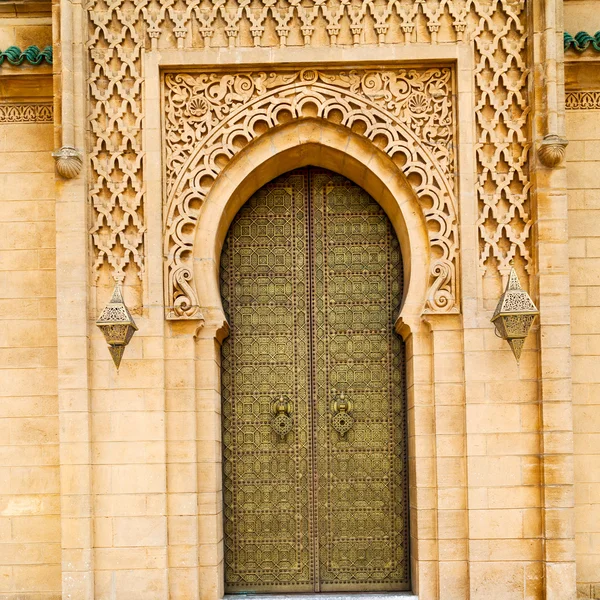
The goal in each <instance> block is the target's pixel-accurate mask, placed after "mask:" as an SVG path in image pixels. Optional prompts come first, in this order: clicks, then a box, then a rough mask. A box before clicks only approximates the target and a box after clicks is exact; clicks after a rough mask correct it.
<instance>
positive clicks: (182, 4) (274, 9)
mask: <svg viewBox="0 0 600 600" xmlns="http://www.w3.org/2000/svg"><path fill="white" fill-rule="evenodd" d="M87 8H88V21H89V23H88V24H89V31H90V34H89V35H90V37H89V41H88V47H89V61H90V63H89V69H88V70H89V74H90V75H89V97H90V102H91V106H90V130H91V140H90V148H91V153H90V155H91V156H90V181H91V185H90V199H91V204H92V206H93V217H94V224H93V227H92V237H93V248H94V253H95V255H94V269H95V271H96V272H97V273H99V271H100V270H101V269H103V268H107V269H108V270H109V271H110V272H111V274H112V275H113V276H114V277H115V278H117V279H118V280H121V279H123V278H124V276H125V271H126V270H131V271H132V272H133V273H136V274H137V275H138V276H139V277H140V279H142V278H143V272H144V247H143V243H144V232H145V223H144V183H143V168H144V149H143V147H142V121H143V108H142V107H143V89H144V75H143V73H144V66H143V60H144V52H145V51H146V50H152V49H154V48H170V47H177V48H181V49H188V48H189V49H192V48H195V49H202V48H220V47H225V48H226V47H230V48H238V47H274V48H281V47H292V46H293V47H296V48H301V47H304V46H306V47H310V48H312V49H314V48H318V47H329V46H365V45H369V44H374V45H397V44H412V43H419V44H469V45H470V46H472V47H473V48H474V53H475V60H474V66H475V68H474V89H475V93H476V106H475V107H474V114H475V115H476V127H477V139H476V152H477V173H478V178H477V182H476V191H477V197H478V203H479V222H478V225H479V240H480V265H481V266H482V268H483V269H497V270H499V271H500V272H502V273H503V274H508V271H509V270H510V261H511V260H512V259H513V258H514V257H515V255H516V254H520V255H521V257H522V258H523V260H524V262H525V265H526V267H527V268H528V269H529V266H530V256H529V244H530V242H529V231H530V227H531V218H530V215H529V210H530V209H529V186H530V184H529V172H528V159H529V150H530V142H529V137H528V135H529V134H528V118H529V108H528V107H529V102H528V99H527V77H528V66H527V48H526V41H527V31H526V21H527V18H526V10H525V0H363V1H361V2H354V1H350V0H278V1H276V0H163V1H161V2H156V1H153V0H114V1H112V2H109V3H107V2H105V0H90V1H89V3H88V5H87ZM197 110H202V108H201V107H198V109H197ZM176 281H177V282H178V283H177V285H178V286H179V287H181V288H182V289H183V288H186V286H187V285H188V284H189V280H188V278H187V274H186V273H185V272H183V271H180V272H178V275H177V277H175V279H174V281H173V285H175V282H176ZM169 285H170V284H169Z"/></svg>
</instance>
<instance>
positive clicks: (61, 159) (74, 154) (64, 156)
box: [52, 146, 83, 179]
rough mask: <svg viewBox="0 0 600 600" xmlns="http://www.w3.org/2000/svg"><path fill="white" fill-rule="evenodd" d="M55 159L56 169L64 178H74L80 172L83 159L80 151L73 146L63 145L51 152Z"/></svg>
mask: <svg viewBox="0 0 600 600" xmlns="http://www.w3.org/2000/svg"><path fill="white" fill-rule="evenodd" d="M52 156H53V158H54V160H55V161H56V170H57V172H58V174H59V175H60V176H61V177H64V178H65V179H74V178H75V177H77V175H79V173H80V172H81V167H82V166H83V160H82V158H81V152H79V150H77V148H74V147H73V146H63V147H62V148H60V149H59V150H57V151H56V152H53V153H52Z"/></svg>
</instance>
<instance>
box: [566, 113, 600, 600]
mask: <svg viewBox="0 0 600 600" xmlns="http://www.w3.org/2000/svg"><path fill="white" fill-rule="evenodd" d="M567 134H568V137H569V140H570V146H569V154H568V156H569V163H568V171H567V172H568V181H569V235H570V257H571V260H570V263H571V306H572V316H573V319H572V337H571V349H572V354H573V415H574V439H575V454H576V456H575V481H576V483H575V494H576V498H575V501H576V546H577V581H578V583H579V586H578V587H579V593H580V595H581V596H582V597H584V598H598V597H600V369H599V368H598V366H599V365H600V181H599V180H598V177H597V174H598V169H599V168H600V111H585V110H581V111H576V110H573V111H568V113H567Z"/></svg>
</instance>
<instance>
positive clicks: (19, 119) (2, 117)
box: [0, 102, 54, 123]
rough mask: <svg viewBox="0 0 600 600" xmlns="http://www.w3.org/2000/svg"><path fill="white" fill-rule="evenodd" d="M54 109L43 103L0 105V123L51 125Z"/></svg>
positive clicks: (50, 105)
mask: <svg viewBox="0 0 600 600" xmlns="http://www.w3.org/2000/svg"><path fill="white" fill-rule="evenodd" d="M53 121H54V107H53V106H52V104H48V103H44V102H36V103H32V102H18V103H17V102H15V103H13V102H10V103H8V102H7V103H2V104H0V123H52V122H53Z"/></svg>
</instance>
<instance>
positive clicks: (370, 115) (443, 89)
mask: <svg viewBox="0 0 600 600" xmlns="http://www.w3.org/2000/svg"><path fill="white" fill-rule="evenodd" d="M451 80H452V79H451V71H450V69H447V68H439V69H422V70H418V69H409V70H407V69H381V70H357V69H354V70H339V69H338V70H335V71H333V70H323V71H316V70H312V69H305V70H299V71H294V70H288V71H282V72H277V73H265V72H246V73H243V72H242V73H236V74H233V75H232V74H224V73H222V72H215V73H201V74H167V75H166V77H165V108H166V111H165V113H166V114H165V142H166V176H165V182H166V190H165V192H166V206H165V211H164V215H165V237H164V252H165V256H166V257H167V258H166V263H165V305H166V311H167V318H169V319H197V318H199V314H200V307H204V304H203V303H202V302H201V301H200V299H199V295H198V290H197V288H196V284H195V281H197V279H196V278H195V277H194V267H193V261H194V259H195V258H197V257H198V255H197V252H196V249H195V248H194V244H195V241H196V240H197V239H198V235H197V234H196V229H197V224H198V222H199V217H200V215H201V214H203V213H205V212H206V210H209V209H206V210H205V209H204V205H205V204H207V203H208V201H209V198H212V197H214V194H213V189H214V188H215V186H216V185H217V183H218V182H219V180H220V179H221V178H222V177H224V176H225V172H224V171H223V169H224V167H225V166H226V165H227V164H228V163H229V162H230V161H232V159H237V158H238V157H239V158H240V159H241V156H242V154H243V155H244V156H245V158H246V160H247V161H248V163H249V164H248V170H249V171H254V168H253V167H254V166H255V165H253V164H252V161H253V159H252V155H251V154H248V153H240V151H241V150H242V148H244V147H245V146H247V145H248V144H249V143H250V142H252V147H253V148H254V149H255V150H256V148H258V147H260V146H261V145H262V146H263V147H267V148H268V151H270V153H271V154H276V153H277V148H276V147H275V146H274V145H273V144H274V142H273V139H274V138H273V132H274V131H276V130H277V129H278V128H282V127H284V125H285V124H286V123H288V122H289V121H292V122H295V123H299V122H302V121H303V120H305V119H310V120H311V122H312V123H313V126H315V127H317V125H316V123H317V122H319V121H321V122H322V123H332V124H336V125H337V127H336V131H338V132H339V131H343V132H345V133H344V135H345V137H346V140H347V143H348V144H349V141H348V140H350V139H354V136H357V135H358V136H359V137H360V138H362V139H363V140H365V141H367V142H368V144H367V148H370V151H368V150H367V151H366V154H367V155H368V156H372V155H373V153H374V151H375V149H376V148H379V149H381V151H382V152H383V154H385V155H387V156H388V157H389V159H390V163H391V164H394V165H396V166H395V173H392V172H388V177H393V176H395V177H400V178H401V179H402V180H405V179H406V181H408V182H409V183H410V184H411V185H412V188H413V190H414V194H415V195H416V197H417V198H418V199H419V200H418V204H417V206H418V207H419V209H418V210H419V212H420V213H421V214H422V215H423V217H424V221H425V223H426V229H427V232H428V243H427V246H428V259H427V263H428V264H429V272H428V275H427V279H428V281H427V285H426V289H427V293H426V295H425V300H424V305H422V307H421V312H427V313H439V312H458V310H459V309H458V290H457V287H458V278H457V265H456V262H457V261H456V256H457V248H458V230H457V229H458V223H457V207H456V199H455V195H454V150H453V147H454V123H453V108H452V89H451ZM320 126H322V125H320ZM325 129H327V128H325ZM285 131H286V135H287V136H288V139H289V142H290V143H291V146H290V147H293V146H294V145H296V146H300V145H302V144H303V143H306V140H302V139H300V137H299V133H298V132H299V130H298V129H297V128H295V127H293V126H290V125H288V126H286V127H285ZM327 131H329V129H327ZM267 132H268V133H269V134H268V133H267ZM296 136H298V137H296ZM313 142H314V143H320V142H319V140H313ZM321 145H323V146H325V147H327V143H326V142H324V143H322V144H321ZM363 152H365V151H364V150H363ZM304 164H312V163H310V161H309V163H304ZM296 166H301V165H296ZM320 166H326V167H327V168H330V169H332V170H334V171H337V172H340V173H341V174H346V173H343V172H341V171H340V169H339V168H336V166H335V165H332V164H329V165H324V164H322V165H320ZM290 168H293V167H290ZM365 168H366V166H365ZM286 170H288V169H286ZM346 175H347V176H348V177H349V178H350V179H353V180H354V181H355V182H356V183H358V184H359V185H362V184H361V183H360V182H358V181H356V178H355V177H352V174H346ZM257 176H258V175H257ZM273 176H275V175H273ZM271 178H272V177H271ZM267 181H268V180H267ZM264 183H266V181H265V182H264ZM363 187H364V186H363ZM256 189H258V188H256ZM367 191H369V190H368V189H367ZM372 195H374V194H372ZM374 197H376V199H377V196H376V195H374ZM246 199H247V198H246ZM238 208H239V207H238ZM202 218H204V217H202ZM200 228H201V229H203V225H202V223H201V225H200ZM403 251H408V248H403Z"/></svg>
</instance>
